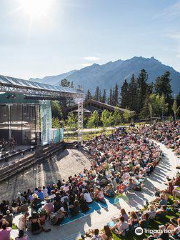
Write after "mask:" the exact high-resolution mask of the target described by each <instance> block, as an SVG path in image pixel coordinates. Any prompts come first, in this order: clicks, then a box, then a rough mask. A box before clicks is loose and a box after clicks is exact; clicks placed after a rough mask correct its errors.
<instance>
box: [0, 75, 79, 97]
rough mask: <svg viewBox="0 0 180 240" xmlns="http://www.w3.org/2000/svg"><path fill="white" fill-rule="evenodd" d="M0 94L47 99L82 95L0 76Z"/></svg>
mask: <svg viewBox="0 0 180 240" xmlns="http://www.w3.org/2000/svg"><path fill="white" fill-rule="evenodd" d="M0 92H13V93H23V94H28V95H32V96H38V95H39V96H43V97H45V96H47V97H48V98H52V99H53V98H57V97H72V98H76V97H78V95H79V94H83V92H82V91H81V90H77V89H75V88H68V87H62V86H55V85H50V84H44V83H38V82H32V81H29V80H23V79H18V78H13V77H7V76H3V75H0Z"/></svg>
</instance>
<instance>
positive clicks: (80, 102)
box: [77, 86, 84, 145]
mask: <svg viewBox="0 0 180 240" xmlns="http://www.w3.org/2000/svg"><path fill="white" fill-rule="evenodd" d="M78 91H79V96H78V99H77V101H78V142H79V144H81V145H82V144H83V100H84V98H83V97H84V95H83V89H82V87H81V86H78Z"/></svg>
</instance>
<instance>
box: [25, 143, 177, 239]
mask: <svg viewBox="0 0 180 240" xmlns="http://www.w3.org/2000/svg"><path fill="white" fill-rule="evenodd" d="M158 145H159V146H160V148H161V149H162V151H163V153H164V154H165V157H163V159H162V160H161V162H160V163H159V165H158V166H157V167H156V169H155V171H154V173H153V174H152V175H151V176H150V177H148V178H147V179H146V180H145V184H144V187H143V190H142V191H141V192H132V193H129V194H128V195H127V196H125V195H122V196H121V197H120V198H117V199H115V200H114V202H112V201H111V202H108V203H107V206H103V205H102V204H101V205H98V204H97V205H98V206H97V210H96V211H93V212H92V211H90V213H88V214H87V215H84V214H81V216H80V218H77V219H75V220H73V221H71V222H68V223H65V224H63V225H61V226H57V227H53V226H51V228H52V231H51V232H50V233H41V234H40V235H37V236H29V239H30V240H49V239H52V240H75V239H78V237H79V234H80V233H83V232H84V231H87V230H88V229H89V228H92V229H95V228H99V229H101V228H103V226H104V225H106V224H107V222H109V221H110V219H111V218H113V217H116V216H118V215H119V209H120V208H125V209H126V210H127V211H131V210H138V209H141V208H142V207H143V206H144V205H145V203H146V200H148V201H152V200H153V199H154V198H155V196H154V193H155V187H156V188H160V189H165V188H166V185H165V183H166V177H167V176H168V177H170V178H173V177H174V176H175V175H176V173H177V170H176V166H177V157H176V156H175V155H174V153H173V152H172V150H170V149H167V148H166V147H165V146H164V145H163V144H160V143H158Z"/></svg>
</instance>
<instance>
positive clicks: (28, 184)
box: [0, 149, 91, 202]
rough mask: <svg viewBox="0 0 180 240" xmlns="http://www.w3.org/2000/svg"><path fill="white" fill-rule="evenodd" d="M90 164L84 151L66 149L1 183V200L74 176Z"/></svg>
mask: <svg viewBox="0 0 180 240" xmlns="http://www.w3.org/2000/svg"><path fill="white" fill-rule="evenodd" d="M90 166H91V163H90V161H89V160H88V159H87V158H86V157H85V156H84V154H83V153H81V152H80V151H78V150H76V149H66V150H64V151H63V152H62V153H60V155H58V154H56V155H54V156H53V157H52V158H49V159H47V160H45V161H44V162H42V163H38V164H35V165H34V166H32V167H30V168H29V169H28V170H25V171H24V172H20V173H19V174H17V175H16V176H14V177H12V178H10V179H9V180H8V181H5V182H3V183H0V202H1V201H2V200H4V199H6V200H10V201H11V200H12V199H14V198H16V197H17V193H18V192H21V191H27V189H34V188H35V187H39V186H43V185H47V184H50V183H56V182H57V181H58V180H59V179H60V180H62V179H65V180H67V179H68V177H69V176H70V175H72V176H73V175H74V174H77V173H79V172H81V171H83V170H84V168H87V169H89V168H90Z"/></svg>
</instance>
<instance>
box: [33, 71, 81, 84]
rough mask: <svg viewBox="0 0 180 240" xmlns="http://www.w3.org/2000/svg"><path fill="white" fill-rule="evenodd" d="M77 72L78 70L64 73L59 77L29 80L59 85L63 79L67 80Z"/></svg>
mask: <svg viewBox="0 0 180 240" xmlns="http://www.w3.org/2000/svg"><path fill="white" fill-rule="evenodd" d="M75 72H76V70H72V71H70V72H67V73H62V74H60V75H57V76H47V77H44V78H30V79H29V80H30V81H35V82H42V83H46V84H52V85H58V84H59V83H60V82H61V80H62V79H65V78H67V77H68V76H70V75H71V74H73V73H75Z"/></svg>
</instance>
